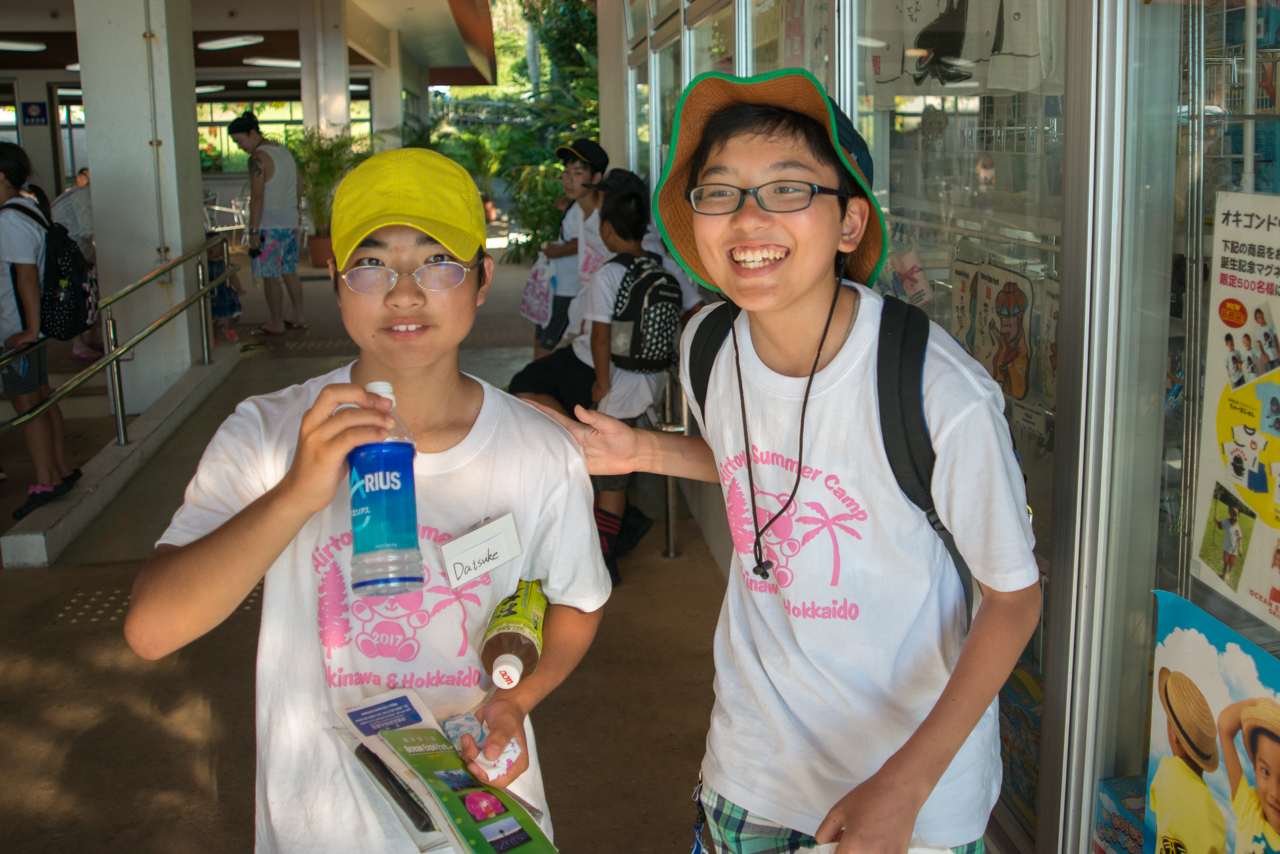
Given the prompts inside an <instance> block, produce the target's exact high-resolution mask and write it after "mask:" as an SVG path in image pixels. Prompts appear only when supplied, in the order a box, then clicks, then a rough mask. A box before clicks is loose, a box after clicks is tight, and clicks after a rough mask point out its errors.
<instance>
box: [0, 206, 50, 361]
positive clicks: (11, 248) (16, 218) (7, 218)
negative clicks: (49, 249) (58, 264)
mask: <svg viewBox="0 0 1280 854" xmlns="http://www.w3.org/2000/svg"><path fill="white" fill-rule="evenodd" d="M5 204H6V205H22V206H23V207H26V208H29V209H30V210H32V211H34V212H35V213H36V215H38V216H39V217H40V218H41V219H44V214H41V213H40V208H39V206H38V205H36V203H35V202H33V201H31V200H30V199H28V198H26V197H24V196H18V197H17V198H14V199H10V200H9V201H7V202H5ZM13 264H34V265H35V267H36V279H37V281H39V279H40V277H41V276H43V275H44V229H42V228H41V227H40V226H38V225H36V223H34V222H33V221H32V220H31V219H29V218H28V217H26V216H25V215H23V214H20V213H18V212H17V211H0V350H3V349H5V348H4V342H5V341H6V340H7V339H8V338H9V336H10V335H17V334H18V333H19V332H21V331H23V330H24V329H26V328H27V324H28V323H31V322H32V321H31V318H27V322H26V323H24V322H23V318H22V314H21V311H20V309H19V306H18V295H17V292H16V290H15V288H14V282H13V269H12V265H13Z"/></svg>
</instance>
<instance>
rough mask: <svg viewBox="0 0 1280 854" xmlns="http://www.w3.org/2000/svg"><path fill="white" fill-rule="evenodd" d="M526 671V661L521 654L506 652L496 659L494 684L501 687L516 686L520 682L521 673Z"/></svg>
mask: <svg viewBox="0 0 1280 854" xmlns="http://www.w3.org/2000/svg"><path fill="white" fill-rule="evenodd" d="M522 673H524V662H523V661H521V660H520V656H518V655H512V654H511V653H505V654H503V655H500V656H498V657H497V658H496V659H494V662H493V684H494V685H496V686H497V687H499V688H514V687H516V686H517V685H519V684H520V674H522Z"/></svg>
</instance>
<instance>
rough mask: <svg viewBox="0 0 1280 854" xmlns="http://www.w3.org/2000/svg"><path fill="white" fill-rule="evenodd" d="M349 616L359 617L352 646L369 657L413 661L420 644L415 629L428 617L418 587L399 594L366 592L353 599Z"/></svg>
mask: <svg viewBox="0 0 1280 854" xmlns="http://www.w3.org/2000/svg"><path fill="white" fill-rule="evenodd" d="M351 616H353V617H355V618H356V619H357V620H359V621H360V624H361V626H360V633H359V634H357V635H356V649H358V650H360V652H362V653H364V655H365V656H367V657H369V658H394V659H395V660H396V661H413V660H414V659H415V658H417V657H418V651H419V650H420V649H421V648H422V644H421V642H420V641H419V640H418V630H419V629H421V628H422V627H423V626H425V625H426V624H427V623H428V622H430V620H431V615H430V614H429V613H428V612H427V611H426V609H424V608H423V607H422V591H421V590H415V591H414V592H412V593H401V594H400V595H399V596H370V597H368V598H365V599H357V600H356V601H355V604H353V605H352V606H351Z"/></svg>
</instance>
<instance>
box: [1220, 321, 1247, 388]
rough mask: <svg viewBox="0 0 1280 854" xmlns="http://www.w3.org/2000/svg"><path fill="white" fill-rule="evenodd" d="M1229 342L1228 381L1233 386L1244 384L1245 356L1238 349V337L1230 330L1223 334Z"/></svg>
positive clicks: (1238, 386)
mask: <svg viewBox="0 0 1280 854" xmlns="http://www.w3.org/2000/svg"><path fill="white" fill-rule="evenodd" d="M1222 340H1223V341H1225V342H1226V344H1227V381H1228V382H1229V383H1231V387H1232V388H1240V386H1242V385H1244V356H1242V355H1240V351H1239V350H1237V349H1236V337H1235V336H1234V335H1232V334H1231V333H1230V332H1228V333H1227V334H1226V335H1225V336H1223V339H1222Z"/></svg>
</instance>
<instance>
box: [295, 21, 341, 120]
mask: <svg viewBox="0 0 1280 854" xmlns="http://www.w3.org/2000/svg"><path fill="white" fill-rule="evenodd" d="M346 29H347V28H346V0H301V2H300V3H299V4H298V51H299V53H298V55H299V57H300V58H301V60H302V69H301V84H302V86H301V88H302V121H303V123H304V124H305V125H306V126H307V127H318V128H320V129H321V130H322V131H323V132H324V133H326V134H334V133H338V132H340V131H341V129H342V128H345V127H346V126H347V125H348V124H350V122H351V92H350V90H349V89H348V88H347V87H348V86H349V85H350V83H351V80H350V77H351V74H350V70H349V69H348V67H347V37H346Z"/></svg>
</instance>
